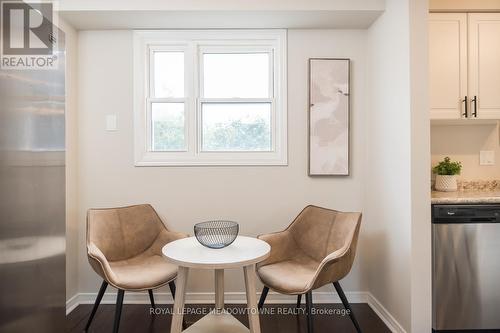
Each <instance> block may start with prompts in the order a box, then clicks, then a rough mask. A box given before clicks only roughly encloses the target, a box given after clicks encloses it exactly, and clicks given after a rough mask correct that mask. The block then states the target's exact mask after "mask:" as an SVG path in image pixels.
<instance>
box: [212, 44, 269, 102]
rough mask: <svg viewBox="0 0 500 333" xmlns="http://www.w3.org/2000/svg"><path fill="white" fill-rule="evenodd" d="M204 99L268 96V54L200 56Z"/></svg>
mask: <svg viewBox="0 0 500 333" xmlns="http://www.w3.org/2000/svg"><path fill="white" fill-rule="evenodd" d="M203 92H204V96H203V97H205V98H268V97H270V96H269V54H268V53H228V54H221V53H217V54H211V53H210V54H208V53H205V54H204V55H203Z"/></svg>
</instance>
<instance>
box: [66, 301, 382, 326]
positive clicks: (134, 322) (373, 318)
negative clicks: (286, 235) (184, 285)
mask: <svg viewBox="0 0 500 333" xmlns="http://www.w3.org/2000/svg"><path fill="white" fill-rule="evenodd" d="M171 308H172V306H171V305H157V310H156V311H158V314H150V306H149V305H124V306H123V313H122V317H121V323H120V333H132V332H149V333H153V332H161V333H168V332H170V319H171V315H170V311H171ZM226 308H227V309H229V311H231V312H232V313H235V312H238V311H239V312H242V311H243V310H244V306H243V305H235V304H227V305H226ZM91 309H92V306H91V305H79V306H78V307H77V308H76V309H75V310H73V311H72V312H71V313H70V314H69V315H68V316H67V333H75V332H82V331H83V329H84V327H85V324H86V322H87V318H88V315H89V313H90V311H91ZM114 309H115V306H114V305H101V306H100V307H99V310H98V311H97V314H96V316H95V318H94V321H93V323H92V326H91V327H90V330H89V332H96V333H106V332H112V329H113V319H114ZM209 309H210V306H208V305H187V310H186V311H191V312H192V313H189V314H187V315H186V316H185V317H184V318H185V319H186V322H187V325H188V326H189V325H190V324H192V323H193V322H195V321H196V320H198V319H199V318H201V317H202V316H203V314H201V313H203V312H206V311H208V310H209ZM264 309H265V311H267V313H264V314H261V316H260V323H261V330H262V333H307V326H306V316H305V314H304V311H305V306H304V305H302V307H301V309H299V311H297V314H295V313H294V309H295V306H293V305H291V304H286V305H279V304H271V305H266V306H264ZM314 309H315V311H317V312H318V313H316V314H315V316H314V332H315V333H323V332H324V333H326V332H328V333H331V332H339V333H344V332H345V333H351V332H352V333H356V330H355V329H354V326H353V324H352V322H351V320H350V318H349V316H348V315H347V314H345V315H344V316H342V314H340V311H341V310H343V309H344V308H343V307H342V305H341V304H317V305H315V307H314ZM352 309H353V311H354V313H355V314H356V318H357V319H358V321H359V324H360V326H361V329H362V330H363V332H364V333H379V332H380V333H386V332H390V330H389V329H388V328H387V327H386V326H385V324H384V323H383V322H382V320H381V319H380V318H379V317H378V316H377V315H376V314H375V312H373V310H372V309H371V308H370V307H369V306H368V305H367V304H364V303H359V304H352ZM162 312H168V313H162ZM195 312H196V313H195ZM320 312H321V313H320ZM235 317H236V318H238V320H239V321H241V322H242V323H243V324H245V325H246V326H247V327H248V320H247V317H246V315H245V314H244V313H241V314H236V315H235Z"/></svg>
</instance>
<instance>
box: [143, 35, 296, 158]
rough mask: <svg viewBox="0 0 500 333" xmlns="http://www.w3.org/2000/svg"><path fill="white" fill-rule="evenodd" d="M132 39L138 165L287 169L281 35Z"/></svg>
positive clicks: (148, 36)
mask: <svg viewBox="0 0 500 333" xmlns="http://www.w3.org/2000/svg"><path fill="white" fill-rule="evenodd" d="M134 38H135V40H134V84H135V87H134V91H135V92H134V103H135V105H134V112H135V118H134V122H135V164H136V165H138V166H155V165H286V163H287V142H286V138H287V133H286V123H287V122H286V35H285V32H284V31H283V30H237V31H229V30H219V31H217V30H205V31H136V32H135V37H134Z"/></svg>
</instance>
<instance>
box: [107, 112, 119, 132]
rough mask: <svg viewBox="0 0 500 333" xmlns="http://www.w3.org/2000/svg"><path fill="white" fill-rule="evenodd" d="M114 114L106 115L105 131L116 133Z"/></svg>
mask: <svg viewBox="0 0 500 333" xmlns="http://www.w3.org/2000/svg"><path fill="white" fill-rule="evenodd" d="M116 129H117V126H116V114H108V115H106V131H116Z"/></svg>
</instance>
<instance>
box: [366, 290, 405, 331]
mask: <svg viewBox="0 0 500 333" xmlns="http://www.w3.org/2000/svg"><path fill="white" fill-rule="evenodd" d="M366 294H367V303H368V305H369V306H370V308H372V310H373V312H375V313H376V314H377V316H379V318H380V319H382V321H383V322H384V324H385V325H386V326H387V327H388V328H389V329H390V330H391V332H394V333H406V330H405V329H404V328H403V326H401V324H400V323H399V322H398V321H397V320H396V318H394V316H393V315H392V314H391V313H390V312H389V311H388V310H387V309H386V308H385V307H384V306H383V305H382V304H381V303H380V302H379V301H378V299H376V298H375V296H373V295H372V294H371V293H369V292H367V293H366Z"/></svg>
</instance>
